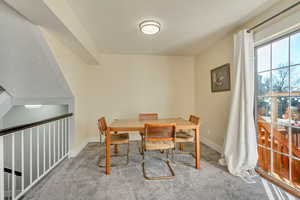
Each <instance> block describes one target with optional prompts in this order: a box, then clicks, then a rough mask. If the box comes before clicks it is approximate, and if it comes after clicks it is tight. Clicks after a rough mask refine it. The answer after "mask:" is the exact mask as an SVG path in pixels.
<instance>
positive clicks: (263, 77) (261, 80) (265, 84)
mask: <svg viewBox="0 0 300 200" xmlns="http://www.w3.org/2000/svg"><path fill="white" fill-rule="evenodd" d="M257 81H258V83H257V86H258V95H265V94H267V93H269V92H270V87H271V80H270V72H263V73H259V74H258V76H257Z"/></svg>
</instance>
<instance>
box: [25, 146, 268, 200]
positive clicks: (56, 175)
mask: <svg viewBox="0 0 300 200" xmlns="http://www.w3.org/2000/svg"><path fill="white" fill-rule="evenodd" d="M97 146H98V143H90V144H89V145H88V146H87V147H86V148H85V149H84V150H83V151H82V152H81V153H80V154H79V156H77V157H76V158H73V159H70V160H66V161H64V162H63V163H62V164H61V165H59V166H58V167H57V168H56V169H55V170H53V171H52V172H51V173H50V174H49V175H48V176H47V177H46V178H45V179H43V180H42V181H41V182H40V183H39V184H38V185H37V186H36V187H35V188H33V189H32V190H31V191H30V192H29V193H27V194H26V195H25V196H24V198H23V199H35V200H36V199H43V200H52V199H53V200H61V199H64V200H71V199H72V200H74V199H81V200H96V199H97V200H100V199H105V200H110V199H113V200H114V199H120V200H126V199H128V200H134V199H137V200H143V199H147V200H156V199H159V200H167V199H170V200H171V199H172V200H174V199H179V200H185V199H186V200H193V199H195V200H196V199H198V200H199V199H203V200H213V199H215V200H234V199H243V200H247V199H249V200H250V199H251V200H252V199H253V200H264V199H266V200H267V199H268V197H267V195H266V193H265V190H264V187H263V185H262V183H261V181H260V179H259V178H257V183H256V184H247V183H245V182H243V181H242V180H241V179H240V178H237V177H233V176H231V175H230V174H229V173H228V172H227V170H226V168H223V167H221V166H220V165H219V164H218V158H219V157H220V155H219V154H218V153H217V152H215V151H214V150H212V149H210V148H209V147H207V146H205V145H202V146H201V167H202V169H201V170H196V169H195V168H193V167H189V166H184V165H180V164H173V165H172V166H173V168H174V170H175V173H176V178H175V179H172V180H164V181H147V180H145V179H144V177H143V174H142V167H141V164H140V161H141V156H140V154H139V153H138V150H137V144H136V142H133V143H132V144H131V146H130V148H131V154H130V163H129V165H128V166H119V167H114V168H112V170H111V175H110V176H106V175H105V174H104V168H101V169H100V168H98V167H97V165H96V163H97ZM123 148H124V147H122V148H121V150H124V149H123ZM103 153H104V152H103ZM149 155H151V156H154V158H150V157H149V156H148V157H146V159H147V160H150V162H147V163H146V166H147V169H148V173H149V174H150V175H153V174H156V175H157V174H159V175H163V174H165V173H168V171H167V170H166V169H167V168H166V166H165V165H164V164H163V162H162V161H161V160H160V159H158V158H165V155H164V154H161V153H159V152H152V153H151V154H149ZM175 159H176V160H178V161H179V160H185V161H187V160H190V161H193V159H192V158H191V156H188V155H176V156H175ZM117 160H119V158H113V160H112V161H113V162H115V161H117ZM121 161H125V159H124V158H123V160H122V159H121Z"/></svg>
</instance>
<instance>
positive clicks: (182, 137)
mask: <svg viewBox="0 0 300 200" xmlns="http://www.w3.org/2000/svg"><path fill="white" fill-rule="evenodd" d="M175 141H176V142H194V134H191V133H189V132H178V133H176V139H175Z"/></svg>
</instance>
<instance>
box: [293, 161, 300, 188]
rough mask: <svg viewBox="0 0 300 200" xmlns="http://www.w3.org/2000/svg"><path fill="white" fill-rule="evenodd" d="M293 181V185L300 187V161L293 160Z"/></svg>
mask: <svg viewBox="0 0 300 200" xmlns="http://www.w3.org/2000/svg"><path fill="white" fill-rule="evenodd" d="M292 182H293V185H294V186H295V187H296V188H298V189H300V161H299V160H295V159H293V160H292Z"/></svg>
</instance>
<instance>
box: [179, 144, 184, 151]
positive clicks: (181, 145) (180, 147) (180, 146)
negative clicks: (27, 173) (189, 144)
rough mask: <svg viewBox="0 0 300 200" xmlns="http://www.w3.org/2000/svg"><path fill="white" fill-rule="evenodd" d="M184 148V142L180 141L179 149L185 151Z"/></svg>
mask: <svg viewBox="0 0 300 200" xmlns="http://www.w3.org/2000/svg"><path fill="white" fill-rule="evenodd" d="M183 149H184V146H183V144H182V143H179V150H180V151H183Z"/></svg>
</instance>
